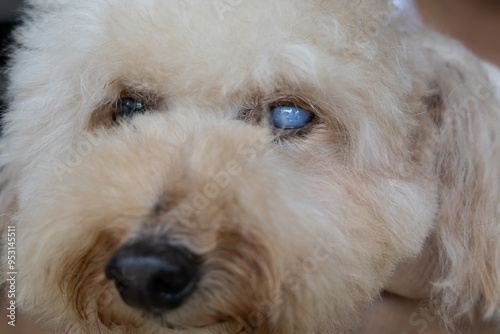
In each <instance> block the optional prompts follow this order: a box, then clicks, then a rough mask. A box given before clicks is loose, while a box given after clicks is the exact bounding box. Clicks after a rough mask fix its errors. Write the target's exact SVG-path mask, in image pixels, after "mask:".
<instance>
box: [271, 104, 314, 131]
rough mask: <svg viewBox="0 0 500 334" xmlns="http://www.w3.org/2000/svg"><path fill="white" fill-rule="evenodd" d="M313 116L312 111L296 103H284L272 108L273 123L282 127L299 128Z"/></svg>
mask: <svg viewBox="0 0 500 334" xmlns="http://www.w3.org/2000/svg"><path fill="white" fill-rule="evenodd" d="M312 118H313V114H312V113H311V112H310V111H307V110H305V109H302V108H300V107H297V106H294V105H284V106H279V107H275V108H272V109H271V123H272V124H273V125H274V126H275V127H277V128H280V129H297V128H300V127H301V126H304V125H305V124H307V123H309V122H310V121H311V120H312Z"/></svg>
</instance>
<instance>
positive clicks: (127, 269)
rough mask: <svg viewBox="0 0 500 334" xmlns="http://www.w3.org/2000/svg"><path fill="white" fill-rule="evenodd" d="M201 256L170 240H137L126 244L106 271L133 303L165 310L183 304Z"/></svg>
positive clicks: (147, 307) (152, 309)
mask: <svg viewBox="0 0 500 334" xmlns="http://www.w3.org/2000/svg"><path fill="white" fill-rule="evenodd" d="M198 269H199V259H198V258H197V257H196V256H195V255H193V254H191V253H190V252H189V251H188V250H186V249H185V248H182V247H176V246H172V245H170V244H169V243H168V242H166V241H161V242H148V241H136V242H132V243H127V244H125V245H124V246H122V247H121V248H120V249H119V250H118V251H117V252H116V253H115V254H114V255H113V256H112V258H111V259H110V260H109V261H108V263H107V265H106V268H105V273H106V277H107V278H108V279H109V280H113V281H114V282H115V285H116V288H117V289H118V291H119V292H120V295H121V297H122V299H123V300H124V301H125V303H127V304H128V305H130V306H133V307H136V308H139V309H142V310H146V311H151V312H161V311H165V310H171V309H175V308H177V307H179V306H180V305H181V304H182V303H183V302H184V301H185V300H186V299H187V298H188V297H189V295H190V294H191V293H192V292H193V290H194V289H195V286H196V282H197V280H198Z"/></svg>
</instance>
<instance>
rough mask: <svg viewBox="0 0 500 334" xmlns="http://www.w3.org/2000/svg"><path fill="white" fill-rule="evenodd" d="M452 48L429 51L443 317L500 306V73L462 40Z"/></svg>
mask: <svg viewBox="0 0 500 334" xmlns="http://www.w3.org/2000/svg"><path fill="white" fill-rule="evenodd" d="M442 42H443V43H447V44H449V43H450V42H447V41H442ZM440 43H441V41H440V40H439V38H438V40H436V41H435V44H436V45H438V44H440ZM453 48H454V50H447V51H442V50H441V51H439V50H433V51H431V52H430V53H429V57H428V60H429V62H428V63H429V66H430V67H431V68H432V71H431V72H432V73H433V74H432V78H430V80H428V83H429V85H430V88H431V93H430V94H429V95H428V96H427V97H426V98H425V100H424V101H425V102H426V105H427V109H428V111H429V115H430V116H431V117H432V120H433V122H434V124H435V126H436V127H437V129H438V130H437V131H438V136H437V137H436V138H437V139H435V141H436V142H435V143H433V145H432V146H433V148H434V149H435V150H436V151H435V154H436V173H437V175H438V179H439V183H440V184H439V201H440V203H439V211H438V216H437V220H436V229H435V237H436V240H437V243H438V247H439V249H440V250H439V257H440V268H441V270H442V272H441V273H440V279H439V280H438V281H437V282H436V284H435V285H434V288H433V296H434V297H435V300H436V301H439V302H438V303H439V304H440V305H438V306H439V310H440V311H441V312H442V315H443V316H444V315H448V316H450V315H451V316H459V315H475V316H477V315H479V314H480V315H481V316H483V317H484V316H491V315H493V314H494V313H496V312H498V310H499V308H500V103H499V96H500V94H498V90H496V87H495V82H497V83H500V80H498V81H497V79H496V78H498V79H500V74H499V73H498V72H497V71H496V69H494V68H493V67H487V66H486V65H485V64H484V63H482V62H480V61H478V60H477V59H476V58H475V56H473V55H471V54H470V53H469V52H468V51H466V50H465V49H464V48H463V47H462V46H460V45H454V46H453ZM446 57H448V58H451V59H445V58H446ZM478 312H479V314H477V313H478Z"/></svg>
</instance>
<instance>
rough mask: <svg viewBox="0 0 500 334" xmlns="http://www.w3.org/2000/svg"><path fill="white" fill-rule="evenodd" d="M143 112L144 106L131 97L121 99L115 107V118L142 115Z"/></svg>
mask: <svg viewBox="0 0 500 334" xmlns="http://www.w3.org/2000/svg"><path fill="white" fill-rule="evenodd" d="M145 111H146V108H145V107H144V104H143V103H142V102H141V101H139V100H136V99H133V98H131V97H124V98H121V99H120V100H119V101H118V103H117V105H116V116H117V117H132V116H134V115H136V114H143V113H144V112H145Z"/></svg>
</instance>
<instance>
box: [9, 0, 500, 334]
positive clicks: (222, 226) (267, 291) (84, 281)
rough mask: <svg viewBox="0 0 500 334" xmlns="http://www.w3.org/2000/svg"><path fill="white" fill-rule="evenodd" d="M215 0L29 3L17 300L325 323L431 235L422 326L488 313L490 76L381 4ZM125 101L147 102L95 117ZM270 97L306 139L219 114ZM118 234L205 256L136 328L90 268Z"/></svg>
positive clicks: (60, 315) (14, 75)
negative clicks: (191, 288)
mask: <svg viewBox="0 0 500 334" xmlns="http://www.w3.org/2000/svg"><path fill="white" fill-rule="evenodd" d="M222 4H223V5H224V6H225V7H220V3H219V2H215V3H214V2H213V1H201V0H193V1H160V0H142V1H133V0H122V1H118V0H111V1H97V0H74V1H49V2H41V1H34V0H33V1H32V8H31V10H29V11H28V13H27V17H26V21H25V24H24V25H23V26H22V27H20V28H19V29H18V30H17V34H16V38H17V41H18V42H19V47H18V49H17V51H16V52H15V53H14V54H13V60H12V64H11V65H12V66H11V67H10V69H9V77H10V81H9V103H10V105H9V111H8V113H7V114H6V116H5V121H6V123H5V136H4V138H3V139H2V141H1V152H0V154H1V155H0V162H1V165H2V170H1V174H0V180H1V182H0V183H1V184H2V193H1V199H0V201H1V202H0V205H1V207H2V229H4V230H5V228H6V226H8V225H16V226H17V230H18V240H17V242H18V250H17V252H18V259H17V266H18V268H17V269H18V273H19V274H18V296H17V298H18V302H19V303H20V305H21V307H22V309H23V310H24V311H25V312H29V313H34V314H37V315H41V316H44V317H45V319H46V320H48V321H49V322H50V323H51V324H52V325H53V326H55V327H56V328H59V329H58V331H61V332H63V331H67V330H68V328H72V329H76V328H82V329H86V328H93V329H92V333H93V332H94V331H95V332H96V333H98V329H96V327H93V326H98V327H99V330H101V331H102V332H104V330H105V329H106V328H109V329H116V330H117V331H121V332H131V333H174V332H175V331H173V330H170V329H167V328H166V327H162V326H160V325H159V324H158V323H163V324H164V325H165V324H167V323H169V324H173V325H174V326H177V327H185V328H187V330H185V331H183V332H184V333H237V332H238V331H240V330H243V331H241V333H243V332H244V331H245V330H246V331H248V332H250V330H253V332H254V333H283V334H284V333H287V334H290V333H295V334H297V333H298V334H303V333H311V334H315V333H344V332H346V331H347V330H348V329H350V328H353V327H355V326H356V324H357V321H358V312H359V310H360V309H361V308H363V307H367V305H370V303H371V302H372V301H373V300H374V298H377V296H378V295H379V294H380V293H381V291H383V290H384V289H385V288H386V286H387V285H388V284H389V280H390V278H391V275H392V274H393V272H394V270H395V269H396V267H397V266H398V265H399V264H400V263H401V262H404V261H408V260H409V259H413V258H416V257H418V255H419V254H420V253H421V252H423V250H424V245H426V241H428V240H435V242H436V245H435V247H436V249H437V252H436V254H435V257H436V258H438V260H439V265H438V267H437V269H438V270H437V273H436V275H435V277H434V278H433V281H432V282H431V283H432V284H433V285H432V291H431V300H432V303H433V305H434V306H435V310H436V312H438V313H439V316H440V320H441V321H442V323H443V325H448V326H450V328H451V327H452V326H453V325H454V324H456V323H458V321H459V320H460V319H462V318H463V317H464V316H467V317H470V318H471V319H473V320H472V321H475V322H481V321H483V320H484V319H487V318H489V319H494V318H498V317H499V312H498V311H499V308H500V241H499V234H500V224H499V222H498V217H499V216H500V212H499V211H500V183H499V182H500V160H499V159H500V108H499V102H498V101H499V100H498V97H495V95H494V93H493V89H494V84H495V83H497V84H499V83H500V81H499V80H498V78H499V77H495V76H494V75H493V73H495V71H496V69H494V68H493V67H485V65H483V64H482V63H481V61H479V60H478V59H477V58H475V57H474V56H473V55H471V54H470V53H469V52H468V51H466V50H465V49H464V48H462V47H461V46H460V45H458V44H457V43H456V42H453V41H451V40H448V39H446V38H444V37H442V36H439V35H437V34H435V33H433V32H431V31H427V30H426V29H425V28H418V27H412V28H411V29H403V26H402V25H404V18H401V17H397V16H393V15H390V14H391V7H390V6H389V5H388V4H387V3H386V2H385V1H382V0H379V1H377V0H373V1H368V0H363V1H350V0H332V1H320V0H302V1H298V0H272V1H269V0H266V1H263V0H262V1H260V0H256V1H251V2H250V1H248V2H247V1H243V2H237V1H233V2H231V1H222ZM124 94H135V96H153V100H155V101H156V103H155V107H154V108H151V110H149V112H148V113H147V114H145V115H140V116H137V117H135V118H134V119H133V120H131V121H129V122H122V123H120V124H114V125H109V124H106V123H105V122H103V121H102V119H103V118H106V117H107V115H106V110H108V109H107V108H109V106H110V105H111V106H112V105H113V104H114V103H115V102H114V101H116V100H117V99H118V98H120V97H123V96H124ZM290 96H291V97H294V96H300V97H301V99H302V100H306V101H307V104H308V105H310V106H311V109H313V110H314V111H315V112H316V120H317V121H318V122H317V124H315V125H314V127H313V128H312V129H311V131H310V132H309V133H307V134H306V135H305V136H301V137H300V138H299V137H297V138H293V137H291V138H288V137H287V138H280V134H279V133H278V134H276V133H273V131H272V129H271V128H270V126H268V125H265V124H258V125H255V124H250V123H248V122H244V121H242V120H239V113H240V111H241V110H243V109H245V108H247V107H248V106H249V105H250V106H251V105H252V103H253V102H252V101H255V100H258V101H260V102H262V101H266V100H268V99H275V100H279V101H282V100H283V99H285V101H286V99H289V98H290ZM264 123H265V122H264ZM221 172H224V173H226V174H224V175H229V176H230V182H228V183H227V184H223V185H220V184H217V183H216V182H215V181H214V175H215V176H216V175H220V173H221ZM207 187H208V188H207ZM210 187H212V189H219V190H217V191H215V194H214V195H213V196H212V195H210V196H207V195H206V194H208V193H210V194H212V193H211V190H210ZM204 193H205V195H203V194H204ZM159 204H160V206H164V207H165V208H164V209H163V210H161V213H159V214H158V213H155V212H154V208H155V207H156V206H157V205H159ZM183 208H184V209H186V208H187V210H191V212H190V213H189V214H185V215H182V210H183ZM136 235H165V236H168V238H170V239H171V240H174V241H175V243H177V244H181V245H184V246H186V247H188V248H189V249H190V250H192V251H193V252H195V253H196V254H199V255H200V256H203V258H204V259H205V262H204V271H203V272H204V274H203V277H202V279H201V281H200V284H199V287H198V289H197V290H196V292H195V293H194V294H193V296H192V297H191V298H190V299H189V300H188V301H187V303H186V304H184V305H183V306H182V307H181V308H179V309H178V310H175V311H172V312H167V313H165V314H163V316H162V318H161V319H156V321H155V319H149V318H148V317H144V316H143V314H142V313H141V312H139V311H135V310H134V309H132V308H130V307H128V306H127V305H125V304H124V303H123V302H122V300H121V299H120V298H119V296H118V293H117V292H116V291H115V289H114V286H113V284H112V283H111V282H109V281H107V280H106V279H105V277H104V271H103V270H104V265H105V263H106V261H107V260H108V259H109V257H110V256H111V255H112V254H113V252H114V250H116V249H117V248H118V247H119V246H120V245H121V244H122V243H124V242H125V241H126V240H128V239H129V238H131V237H134V236H136ZM2 238H3V237H2ZM3 239H5V238H3ZM3 239H2V242H3ZM228 249H229V250H231V251H227V250H228ZM2 272H5V270H2ZM96 324H97V325H96ZM68 326H69V327H68Z"/></svg>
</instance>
